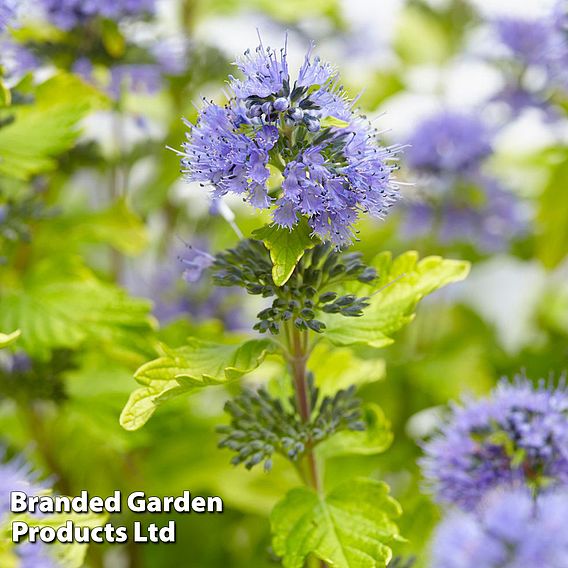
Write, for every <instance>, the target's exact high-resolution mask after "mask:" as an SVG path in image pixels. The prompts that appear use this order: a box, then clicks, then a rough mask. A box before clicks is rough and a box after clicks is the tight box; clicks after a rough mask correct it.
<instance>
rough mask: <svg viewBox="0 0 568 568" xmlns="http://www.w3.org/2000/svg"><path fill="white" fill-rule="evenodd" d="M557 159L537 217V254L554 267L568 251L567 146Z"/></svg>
mask: <svg viewBox="0 0 568 568" xmlns="http://www.w3.org/2000/svg"><path fill="white" fill-rule="evenodd" d="M554 157H555V158H556V159H557V160H558V163H556V164H554V166H553V167H552V173H551V177H550V180H549V182H548V185H547V186H546V187H545V189H544V191H543V193H542V195H541V196H540V202H539V208H538V215H537V221H538V224H539V231H538V232H537V251H538V256H539V258H540V259H541V260H542V262H543V263H544V265H545V266H546V267H547V268H554V267H555V266H557V265H558V264H559V263H560V262H561V261H562V259H563V258H565V257H566V255H567V254H568V199H566V196H565V188H566V184H568V159H567V158H568V150H567V149H563V151H562V152H559V155H557V156H554Z"/></svg>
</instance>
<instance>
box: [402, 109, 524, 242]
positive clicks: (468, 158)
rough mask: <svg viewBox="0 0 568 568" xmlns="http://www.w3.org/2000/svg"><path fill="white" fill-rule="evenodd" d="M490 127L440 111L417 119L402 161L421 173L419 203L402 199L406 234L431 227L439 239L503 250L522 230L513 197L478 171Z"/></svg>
mask: <svg viewBox="0 0 568 568" xmlns="http://www.w3.org/2000/svg"><path fill="white" fill-rule="evenodd" d="M490 134H491V133H490V130H489V129H488V128H487V126H486V125H485V124H484V123H483V121H482V120H481V119H480V118H479V117H478V116H477V115H475V114H465V113H461V112H455V111H443V112H441V113H438V114H435V115H433V116H431V117H429V118H427V119H426V120H424V121H423V122H421V123H420V124H419V125H418V126H417V128H416V129H415V130H414V132H413V134H412V135H411V136H410V137H409V139H408V141H407V143H408V145H409V146H410V148H409V149H408V150H407V152H406V157H407V162H408V164H409V166H410V167H411V168H413V169H414V170H415V172H417V173H418V174H422V179H423V180H424V181H423V182H422V183H421V182H418V184H419V185H421V186H422V188H421V189H422V190H423V192H424V193H425V194H427V198H426V199H424V201H423V202H419V201H415V202H413V201H409V202H407V210H408V211H409V218H408V219H407V222H406V227H405V228H406V232H407V234H409V235H411V236H417V235H423V234H431V233H432V231H433V230H434V231H435V232H436V233H437V236H438V238H439V239H440V241H441V242H443V243H451V242H456V241H457V242H467V243H475V244H476V245H477V246H478V248H480V249H481V250H487V251H495V250H499V249H501V248H503V247H504V246H505V245H506V244H507V243H508V242H509V241H510V240H511V238H512V237H514V236H517V235H519V234H522V233H523V232H524V231H525V229H526V219H525V217H526V215H525V213H524V211H523V210H522V208H521V206H520V204H519V202H518V200H517V199H516V197H515V196H514V195H513V194H512V193H511V192H509V191H507V190H505V189H504V188H503V187H501V185H500V184H499V183H498V182H497V180H495V179H493V178H491V177H488V176H487V175H485V174H484V173H483V164H484V162H485V160H486V159H487V158H488V157H489V156H490V155H491V152H492V148H491V143H490Z"/></svg>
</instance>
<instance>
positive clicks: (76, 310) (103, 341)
mask: <svg viewBox="0 0 568 568" xmlns="http://www.w3.org/2000/svg"><path fill="white" fill-rule="evenodd" d="M149 311H150V304H149V302H147V301H146V300H139V299H134V298H131V297H129V296H128V294H126V292H124V291H123V290H122V289H120V288H118V287H117V286H114V285H111V284H106V283H104V282H101V281H100V280H98V279H97V278H96V277H95V276H94V275H93V273H92V272H91V271H90V270H89V269H87V268H86V267H84V266H83V265H82V263H81V262H80V261H79V259H78V258H75V257H54V258H45V259H43V260H40V261H38V262H36V263H34V264H33V265H32V266H31V267H30V268H29V269H28V271H26V272H25V273H24V275H23V277H22V278H21V280H18V279H17V278H16V281H15V282H13V283H12V282H9V283H8V285H7V286H5V288H4V289H3V290H2V292H1V295H0V329H16V328H17V329H20V330H21V332H22V337H21V339H20V344H21V346H22V348H23V349H24V350H25V351H26V352H27V353H28V354H30V355H31V356H37V357H47V356H48V354H49V351H50V350H52V349H56V348H63V347H67V348H75V347H78V346H79V345H81V344H82V343H83V342H86V341H89V342H91V343H92V344H93V345H95V346H96V347H97V348H99V349H100V348H105V349H108V350H109V352H112V353H118V352H119V351H120V349H122V348H123V349H125V350H129V349H131V350H132V352H133V353H136V352H139V349H138V348H137V344H140V337H141V336H144V334H147V333H148V332H149V331H151V329H152V324H153V320H152V319H151V318H150V316H149Z"/></svg>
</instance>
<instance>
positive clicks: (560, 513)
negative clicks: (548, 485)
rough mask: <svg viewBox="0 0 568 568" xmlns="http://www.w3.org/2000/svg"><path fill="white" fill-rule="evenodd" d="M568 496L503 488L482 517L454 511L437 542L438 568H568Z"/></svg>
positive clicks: (434, 551) (489, 501)
mask: <svg viewBox="0 0 568 568" xmlns="http://www.w3.org/2000/svg"><path fill="white" fill-rule="evenodd" d="M566 526H568V493H566V492H560V493H551V494H547V495H542V496H541V497H539V498H538V499H537V500H536V501H535V500H534V499H533V497H532V496H531V494H530V493H529V491H527V490H522V489H517V490H497V491H495V492H492V493H491V494H489V495H488V496H487V498H486V499H485V500H484V503H483V507H481V508H480V509H479V512H478V513H476V514H472V513H466V512H464V511H454V512H453V513H451V514H450V515H448V516H447V518H446V519H445V520H444V521H443V522H442V523H441V524H440V526H439V527H438V529H437V531H436V534H435V536H434V540H433V547H432V563H431V564H432V566H435V567H436V568H528V567H535V568H536V567H537V566H538V567H541V568H568V531H567V530H566Z"/></svg>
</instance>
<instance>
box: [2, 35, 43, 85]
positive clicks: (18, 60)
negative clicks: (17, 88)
mask: <svg viewBox="0 0 568 568" xmlns="http://www.w3.org/2000/svg"><path fill="white" fill-rule="evenodd" d="M0 63H1V65H2V67H3V68H4V75H5V76H6V77H21V76H22V75H25V74H26V73H29V72H30V71H33V70H35V69H37V68H38V67H39V60H38V58H37V57H36V56H35V54H34V53H32V52H31V51H30V50H29V49H27V48H26V47H24V46H22V45H19V44H17V43H16V42H14V41H12V40H9V39H7V40H3V41H1V42H0Z"/></svg>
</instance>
